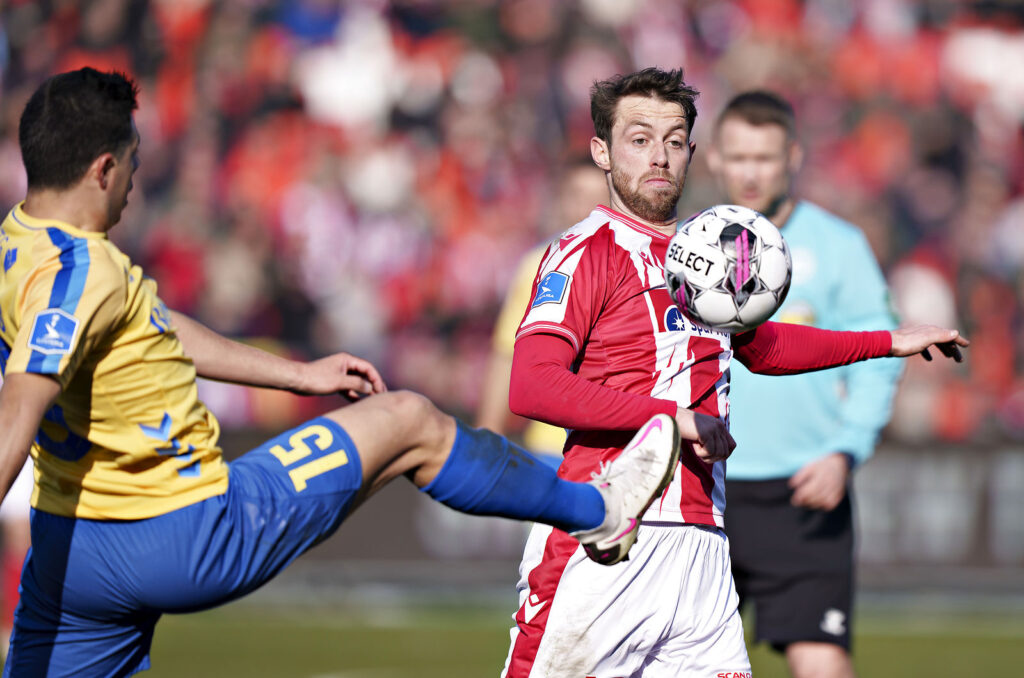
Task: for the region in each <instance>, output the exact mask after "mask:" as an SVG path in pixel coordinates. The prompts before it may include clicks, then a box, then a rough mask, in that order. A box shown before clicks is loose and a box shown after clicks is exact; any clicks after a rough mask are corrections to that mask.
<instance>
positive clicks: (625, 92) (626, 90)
mask: <svg viewBox="0 0 1024 678" xmlns="http://www.w3.org/2000/svg"><path fill="white" fill-rule="evenodd" d="M631 95H640V96H645V97H650V98H653V99H661V100H662V101H668V102H671V103H676V104H679V105H680V106H681V107H682V109H683V117H684V118H686V131H687V132H692V131H693V123H694V122H695V121H696V120H697V106H696V105H695V104H694V101H695V100H696V99H697V97H698V96H700V92H698V91H697V90H696V89H695V88H693V87H691V86H690V85H687V84H686V83H685V82H683V69H681V68H677V69H675V70H671V71H663V70H662V69H660V68H655V67H651V68H645V69H643V70H642V71H636V72H635V73H629V74H628V75H615V76H612V77H611V78H608V79H607V80H601V81H599V82H595V83H594V86H593V87H591V88H590V117H591V118H592V119H593V120H594V133H595V134H597V136H598V137H600V138H601V139H604V140H605V142H607V143H609V144H610V143H611V142H612V126H613V125H614V124H615V107H616V106H617V105H618V103H619V100H620V99H622V98H623V97H628V96H631Z"/></svg>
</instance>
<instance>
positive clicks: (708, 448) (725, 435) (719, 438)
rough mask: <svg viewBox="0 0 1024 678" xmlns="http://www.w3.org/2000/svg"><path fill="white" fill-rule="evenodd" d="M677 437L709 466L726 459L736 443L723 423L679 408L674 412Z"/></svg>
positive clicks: (715, 418) (714, 418)
mask: <svg viewBox="0 0 1024 678" xmlns="http://www.w3.org/2000/svg"><path fill="white" fill-rule="evenodd" d="M676 421H677V422H679V435H680V436H682V438H683V440H688V441H690V442H691V443H692V444H693V450H694V452H696V453H697V456H698V457H700V459H701V460H702V461H706V462H708V463H709V464H710V463H714V462H716V461H722V460H724V459H728V458H729V455H730V454H732V451H733V450H734V449H736V441H735V440H733V438H732V434H731V433H729V429H728V428H726V426H725V423H724V422H723V421H722V420H721V419H719V418H717V417H712V416H709V415H706V414H699V413H697V412H693V411H692V410H688V409H685V408H682V407H680V408H679V409H678V410H677V411H676Z"/></svg>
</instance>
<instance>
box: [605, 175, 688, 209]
mask: <svg viewBox="0 0 1024 678" xmlns="http://www.w3.org/2000/svg"><path fill="white" fill-rule="evenodd" d="M650 176H652V175H645V176H644V177H643V178H641V180H640V181H641V182H643V181H645V180H647V179H649V178H650ZM666 178H667V179H668V180H669V181H670V182H672V190H671V191H655V192H654V198H653V199H651V198H648V197H647V196H644V195H642V194H641V193H640V191H639V190H635V191H634V190H633V189H632V188H631V187H630V181H631V179H632V177H630V176H629V175H627V174H626V173H625V172H623V171H622V170H621V169H619V168H613V169H612V188H613V189H614V190H615V193H616V194H618V196H619V198H621V199H622V202H623V203H624V204H625V205H626V207H628V208H629V209H630V211H631V212H632V213H633V214H635V215H636V216H638V217H640V218H641V219H643V220H644V221H649V222H654V223H659V222H663V221H668V220H669V219H670V218H671V217H672V215H673V214H674V213H675V210H676V205H677V203H678V202H679V196H681V195H682V194H683V182H684V179H685V177H680V178H679V180H678V181H674V180H673V179H672V178H671V177H666Z"/></svg>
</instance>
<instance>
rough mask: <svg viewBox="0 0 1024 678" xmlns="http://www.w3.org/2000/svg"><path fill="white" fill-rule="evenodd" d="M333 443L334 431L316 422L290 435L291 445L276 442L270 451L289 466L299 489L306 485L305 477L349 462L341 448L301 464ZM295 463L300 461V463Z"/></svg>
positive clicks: (308, 477) (310, 476) (289, 475)
mask: <svg viewBox="0 0 1024 678" xmlns="http://www.w3.org/2000/svg"><path fill="white" fill-rule="evenodd" d="M333 445H334V433H332V432H331V430H330V429H329V428H327V427H326V426H322V425H320V424H313V425H311V426H306V427H305V428H301V429H299V430H298V431H296V432H295V433H293V434H292V435H291V436H290V437H289V438H288V447H287V448H285V447H284V446H283V445H274V446H273V447H271V448H270V454H272V455H274V456H275V457H277V460H278V461H279V462H281V465H282V466H284V467H285V468H287V469H288V477H290V478H291V479H292V483H293V484H294V485H295V491H296V492H302V491H303V490H304V489H306V481H308V480H310V479H311V478H315V477H316V476H318V475H320V474H322V473H327V472H328V471H330V470H331V469H336V468H338V467H339V466H344V465H345V464H347V463H348V455H347V454H345V450H338V451H337V452H331V453H330V454H325V455H324V456H322V457H317V458H316V459H313V460H311V461H307V462H305V463H303V464H299V462H301V461H302V460H303V459H305V458H306V457H309V456H310V455H312V454H313V452H314V450H315V451H316V452H323V451H324V450H329V449H331V447H332V446H333ZM295 464H298V465H297V466H296V465H295Z"/></svg>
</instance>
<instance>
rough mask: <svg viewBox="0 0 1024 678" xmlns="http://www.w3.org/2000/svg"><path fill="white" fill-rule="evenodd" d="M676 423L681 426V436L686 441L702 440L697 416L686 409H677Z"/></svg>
mask: <svg viewBox="0 0 1024 678" xmlns="http://www.w3.org/2000/svg"><path fill="white" fill-rule="evenodd" d="M676 423H677V424H679V435H680V436H681V437H682V438H683V439H684V440H700V435H699V433H698V431H697V415H696V413H695V412H694V411H693V410H689V409H687V408H685V407H679V408H678V409H676Z"/></svg>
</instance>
